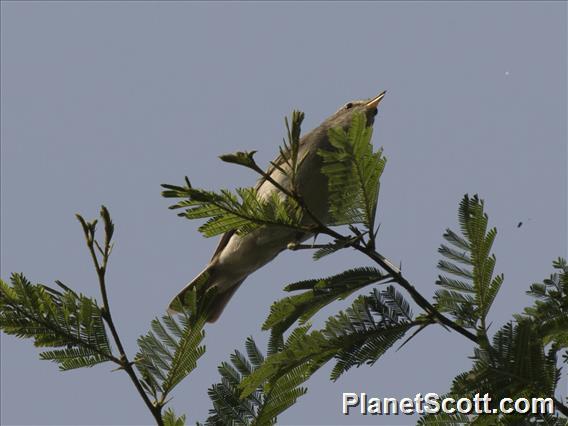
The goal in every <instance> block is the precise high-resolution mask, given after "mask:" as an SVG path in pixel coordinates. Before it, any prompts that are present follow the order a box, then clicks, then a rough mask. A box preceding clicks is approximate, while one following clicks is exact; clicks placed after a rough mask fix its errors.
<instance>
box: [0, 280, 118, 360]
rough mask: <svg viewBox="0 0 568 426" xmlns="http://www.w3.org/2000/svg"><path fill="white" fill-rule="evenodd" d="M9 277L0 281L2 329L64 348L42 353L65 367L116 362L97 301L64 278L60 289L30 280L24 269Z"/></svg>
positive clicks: (43, 345) (36, 342)
mask: <svg viewBox="0 0 568 426" xmlns="http://www.w3.org/2000/svg"><path fill="white" fill-rule="evenodd" d="M10 281H11V285H10V284H8V283H6V282H4V281H2V280H0V329H2V330H3V331H4V332H5V333H6V334H12V335H15V336H17V337H22V338H23V337H25V338H31V339H33V340H34V344H35V346H38V347H50V348H64V349H57V350H52V351H45V352H42V353H41V354H40V358H41V359H45V360H50V361H54V362H57V363H58V364H59V368H60V369H61V370H70V369H74V368H81V367H91V366H93V365H96V364H99V363H102V362H106V361H111V360H113V361H116V359H115V358H113V355H112V352H111V348H110V344H109V341H108V338H107V335H106V330H105V326H104V322H103V314H102V310H101V308H100V307H99V306H98V305H97V303H96V302H95V300H93V299H90V298H88V297H86V296H83V295H81V294H77V293H75V292H74V291H72V290H71V289H69V288H68V287H67V286H65V285H63V284H62V283H60V282H57V284H58V286H59V287H60V289H61V291H59V290H57V289H54V288H50V287H48V286H45V285H42V284H31V283H30V282H29V281H28V280H27V279H26V278H25V277H24V275H23V274H12V276H11V278H10Z"/></svg>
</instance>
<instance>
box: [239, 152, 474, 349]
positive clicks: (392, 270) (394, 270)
mask: <svg viewBox="0 0 568 426" xmlns="http://www.w3.org/2000/svg"><path fill="white" fill-rule="evenodd" d="M250 168H251V169H252V170H254V171H255V172H257V173H259V174H260V175H261V176H262V177H264V179H266V180H267V181H268V182H270V183H271V184H272V185H274V187H275V188H277V189H279V190H280V191H282V192H283V193H284V194H285V195H286V196H288V197H290V198H292V199H293V200H295V201H296V202H297V203H298V205H299V206H300V207H301V208H302V210H303V211H304V212H305V213H306V214H307V215H308V216H309V217H310V218H311V219H312V220H313V222H314V223H315V224H316V226H317V228H316V229H315V230H314V231H315V232H316V233H321V234H326V235H329V236H331V237H333V238H335V239H336V240H341V241H343V242H345V245H346V246H349V247H353V248H354V249H355V250H357V251H359V252H361V253H364V254H366V255H367V256H368V257H370V258H371V259H372V260H374V261H375V263H377V264H378V265H379V266H381V267H382V268H383V269H384V270H385V271H387V272H388V273H389V274H390V275H391V276H392V280H393V282H396V283H397V284H399V285H400V286H401V287H402V288H404V289H405V290H406V291H407V292H408V294H410V297H412V300H414V301H415V302H416V304H417V305H418V306H420V307H421V308H422V309H424V311H426V312H427V313H429V314H430V315H431V316H432V317H433V318H435V319H436V320H437V322H439V323H441V324H443V325H445V326H447V327H449V328H451V329H453V330H454V331H457V332H458V333H460V334H461V335H463V336H465V337H467V338H468V339H469V340H471V341H472V342H474V343H476V344H477V343H479V339H478V338H477V336H476V335H475V334H473V333H471V332H470V331H468V330H466V329H465V328H463V327H462V326H460V325H458V324H456V323H455V322H454V321H452V320H451V319H449V318H448V317H446V316H445V315H443V314H442V313H441V312H440V311H438V310H437V309H436V308H435V307H434V306H433V305H432V304H431V303H430V302H428V300H427V299H426V298H425V297H424V296H422V294H420V292H419V291H418V290H416V288H415V287H414V286H413V285H412V284H411V283H410V282H409V281H408V280H407V279H406V278H404V276H403V275H402V272H401V271H400V269H399V268H398V267H397V266H395V265H394V264H393V263H392V262H391V261H390V260H389V259H387V258H386V257H385V256H383V255H382V254H380V253H378V252H376V251H375V250H374V249H373V248H372V247H373V245H374V244H371V245H369V246H362V245H361V244H360V243H359V242H358V241H353V240H352V239H351V238H349V237H347V236H345V235H342V234H340V233H338V232H336V231H334V230H333V229H331V228H329V227H328V226H326V225H325V224H324V223H323V222H322V221H321V220H319V218H318V217H317V216H316V215H315V214H314V213H313V212H312V211H311V210H310V209H309V208H308V206H307V205H306V203H305V202H304V200H303V198H302V197H301V196H300V195H298V194H297V193H296V192H295V191H290V190H288V189H286V188H284V187H283V186H282V185H281V184H279V183H278V182H276V181H275V180H274V179H273V178H272V177H271V176H270V175H269V174H268V173H266V172H265V171H264V170H262V169H261V168H260V167H259V166H258V165H257V164H256V162H254V160H253V162H252V164H251V166H250Z"/></svg>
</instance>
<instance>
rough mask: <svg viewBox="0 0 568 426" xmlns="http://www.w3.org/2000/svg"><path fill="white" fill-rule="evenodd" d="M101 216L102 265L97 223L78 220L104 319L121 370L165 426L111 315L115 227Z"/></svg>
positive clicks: (103, 210)
mask: <svg viewBox="0 0 568 426" xmlns="http://www.w3.org/2000/svg"><path fill="white" fill-rule="evenodd" d="M101 216H102V218H103V220H104V222H105V244H104V249H103V250H102V257H103V258H102V264H101V262H99V259H98V257H97V254H96V252H95V242H96V241H95V223H96V222H91V223H87V222H86V221H85V220H84V219H83V217H82V216H81V215H77V219H78V220H79V222H80V223H81V226H82V227H83V232H84V234H85V240H86V242H87V247H88V249H89V253H90V254H91V258H92V261H93V264H94V266H95V269H96V271H97V277H98V280H99V287H100V291H101V297H102V299H103V309H102V312H103V319H104V320H105V322H106V323H107V325H108V327H109V329H110V332H111V334H112V337H113V339H114V341H115V343H116V347H117V349H118V352H119V353H120V365H121V368H123V369H124V371H126V373H127V374H128V376H129V377H130V380H132V383H134V386H135V387H136V390H137V391H138V393H139V394H140V396H141V397H142V400H143V401H144V403H145V404H146V406H147V407H148V409H149V410H150V412H151V413H152V416H153V417H154V419H155V420H156V424H157V425H158V426H163V425H164V422H163V420H162V414H161V410H162V406H160V405H154V404H152V401H150V399H149V398H148V395H146V392H144V388H143V387H142V384H141V383H140V380H139V379H138V376H137V375H136V373H135V372H134V368H132V362H131V361H129V359H128V356H127V355H126V351H125V350H124V346H123V345H122V342H121V340H120V336H119V335H118V332H117V330H116V326H115V325H114V321H113V319H112V315H111V313H110V304H109V302H108V295H107V291H106V280H105V273H106V267H107V263H108V258H109V255H110V251H111V248H112V245H111V238H112V232H113V225H112V222H111V221H110V215H109V213H108V210H107V208H106V207H105V206H102V208H101ZM97 246H98V243H97Z"/></svg>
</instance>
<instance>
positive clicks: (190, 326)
mask: <svg viewBox="0 0 568 426" xmlns="http://www.w3.org/2000/svg"><path fill="white" fill-rule="evenodd" d="M213 293H214V292H207V293H205V294H204V295H203V296H201V297H200V299H199V303H197V294H196V290H195V291H194V292H192V293H191V294H190V295H188V297H189V299H191V300H189V303H188V305H189V308H186V309H183V307H181V306H180V312H181V314H180V315H179V316H178V318H177V319H176V318H174V317H172V316H170V315H165V316H163V317H162V319H161V320H159V319H158V318H155V319H154V320H153V321H152V322H151V325H150V331H149V332H148V333H147V334H146V335H144V336H141V337H139V338H138V346H139V348H140V349H139V352H138V353H137V354H136V357H135V360H136V367H137V368H138V371H139V372H140V374H141V375H142V379H143V380H142V381H143V385H144V389H145V390H146V392H147V393H148V394H149V395H150V396H152V397H153V398H154V399H155V400H160V401H163V400H165V397H166V396H167V394H168V393H169V392H171V390H172V389H173V388H174V387H175V386H176V385H177V384H179V382H181V381H182V380H183V379H184V378H185V377H186V376H187V375H188V374H190V373H191V372H192V371H193V370H194V369H195V368H196V366H197V361H198V360H199V358H201V356H203V354H204V353H205V346H203V345H202V344H201V343H202V341H203V338H204V337H205V332H204V331H203V327H204V326H205V323H206V322H207V318H208V306H209V304H210V303H211V301H212V299H213ZM159 394H161V397H159Z"/></svg>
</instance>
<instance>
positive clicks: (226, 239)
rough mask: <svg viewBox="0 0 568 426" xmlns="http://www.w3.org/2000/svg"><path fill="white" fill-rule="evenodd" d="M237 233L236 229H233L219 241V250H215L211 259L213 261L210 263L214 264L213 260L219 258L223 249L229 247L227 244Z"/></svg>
mask: <svg viewBox="0 0 568 426" xmlns="http://www.w3.org/2000/svg"><path fill="white" fill-rule="evenodd" d="M235 232H236V230H235V229H231V230H230V231H228V232H225V233H224V234H223V235H222V236H221V239H220V240H219V244H217V248H216V249H215V252H214V253H213V256H212V257H211V260H210V261H209V263H211V262H213V260H214V259H215V258H216V257H217V256H219V254H220V253H221V252H222V251H223V249H224V248H225V247H226V246H227V244H228V243H229V240H230V239H231V237H232V236H233V234H234V233H235Z"/></svg>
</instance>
